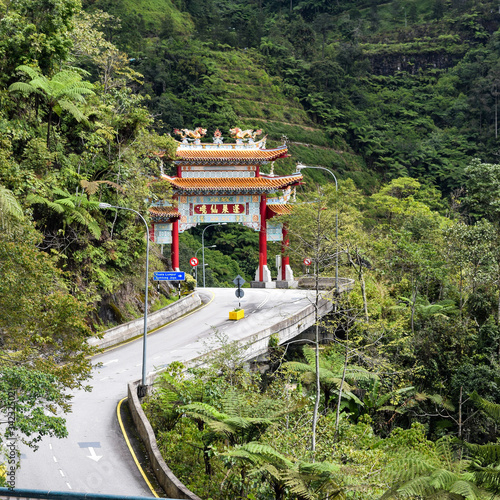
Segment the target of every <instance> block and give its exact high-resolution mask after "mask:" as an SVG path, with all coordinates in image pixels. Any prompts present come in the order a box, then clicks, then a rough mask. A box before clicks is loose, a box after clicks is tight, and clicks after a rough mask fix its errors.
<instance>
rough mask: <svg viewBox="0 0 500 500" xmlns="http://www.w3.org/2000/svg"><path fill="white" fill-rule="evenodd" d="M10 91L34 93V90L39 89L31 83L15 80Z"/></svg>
mask: <svg viewBox="0 0 500 500" xmlns="http://www.w3.org/2000/svg"><path fill="white" fill-rule="evenodd" d="M9 92H24V93H25V94H32V93H33V92H37V89H36V88H34V87H33V86H32V85H30V84H29V83H25V82H15V83H13V84H12V85H10V86H9Z"/></svg>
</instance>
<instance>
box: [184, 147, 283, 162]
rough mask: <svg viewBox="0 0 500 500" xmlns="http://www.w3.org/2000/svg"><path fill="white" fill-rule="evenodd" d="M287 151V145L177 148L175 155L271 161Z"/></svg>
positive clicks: (202, 159) (204, 158)
mask: <svg viewBox="0 0 500 500" xmlns="http://www.w3.org/2000/svg"><path fill="white" fill-rule="evenodd" d="M287 153H288V149H287V147H286V146H281V147H279V148H276V149H249V148H236V147H235V148H234V149H226V148H224V149H223V148H220V149H219V148H210V149H208V148H196V149H195V148H193V149H191V148H179V149H177V153H176V155H177V158H178V159H180V160H184V161H204V160H206V161H214V160H215V161H238V160H241V161H273V160H276V159H277V158H281V157H283V156H286V154H287Z"/></svg>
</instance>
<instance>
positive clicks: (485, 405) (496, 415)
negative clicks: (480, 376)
mask: <svg viewBox="0 0 500 500" xmlns="http://www.w3.org/2000/svg"><path fill="white" fill-rule="evenodd" d="M470 398H471V399H472V401H474V403H476V406H477V407H478V408H480V409H481V410H483V411H484V412H485V413H487V414H488V415H489V416H490V417H491V418H493V419H495V420H496V421H497V422H500V405H499V404H495V403H491V402H490V401H488V400H487V399H484V398H482V397H481V396H479V394H478V393H477V392H476V391H474V392H473V393H472V394H471V396H470Z"/></svg>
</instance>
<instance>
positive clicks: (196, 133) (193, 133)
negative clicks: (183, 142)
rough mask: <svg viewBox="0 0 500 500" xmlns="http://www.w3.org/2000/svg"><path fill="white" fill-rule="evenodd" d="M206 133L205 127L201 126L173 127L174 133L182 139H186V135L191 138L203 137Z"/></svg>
mask: <svg viewBox="0 0 500 500" xmlns="http://www.w3.org/2000/svg"><path fill="white" fill-rule="evenodd" d="M206 133H207V129H206V128H201V127H198V128H195V129H194V130H188V129H187V128H181V129H178V128H175V129H174V134H178V135H180V136H181V138H182V139H187V138H188V137H189V138H191V139H201V138H202V137H205V134H206Z"/></svg>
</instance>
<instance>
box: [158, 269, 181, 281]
mask: <svg viewBox="0 0 500 500" xmlns="http://www.w3.org/2000/svg"><path fill="white" fill-rule="evenodd" d="M153 279H154V280H155V281H185V280H186V273H185V272H184V271H156V272H155V273H154V277H153Z"/></svg>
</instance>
